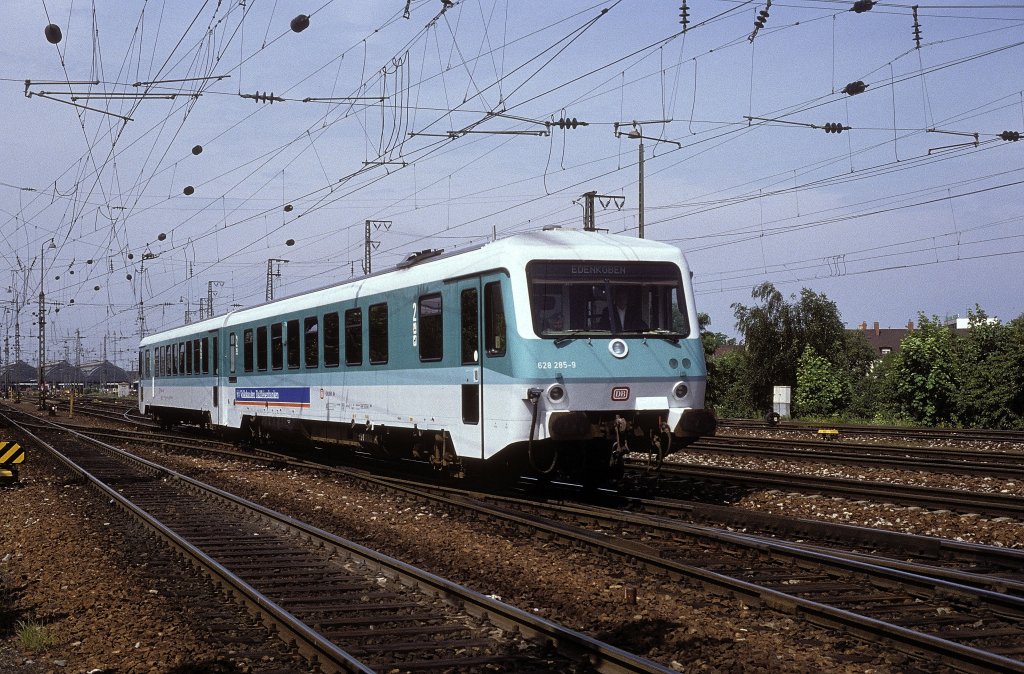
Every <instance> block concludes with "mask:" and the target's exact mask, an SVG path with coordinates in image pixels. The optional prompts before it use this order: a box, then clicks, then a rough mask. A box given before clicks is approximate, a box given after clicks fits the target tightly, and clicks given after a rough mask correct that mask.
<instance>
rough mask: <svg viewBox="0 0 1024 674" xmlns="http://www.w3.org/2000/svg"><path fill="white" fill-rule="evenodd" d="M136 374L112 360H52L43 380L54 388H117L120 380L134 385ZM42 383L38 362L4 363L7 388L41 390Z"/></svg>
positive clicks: (0, 381) (1, 377)
mask: <svg viewBox="0 0 1024 674" xmlns="http://www.w3.org/2000/svg"><path fill="white" fill-rule="evenodd" d="M134 380H135V374H134V373H132V372H128V371H127V370H125V369H123V368H120V367H118V366H117V365H114V364H113V363H111V362H110V361H109V360H101V361H95V362H88V363H82V364H81V365H80V366H79V367H75V366H74V365H72V364H71V363H69V362H68V361H66V360H61V361H58V362H56V363H48V364H47V365H46V369H45V371H44V372H43V381H44V382H46V385H47V387H48V388H50V389H61V388H68V387H78V388H84V389H93V390H95V389H111V390H116V389H115V388H114V387H116V386H117V385H118V384H124V385H126V386H130V385H131V383H132V382H133V381H134ZM38 383H39V378H38V372H37V370H36V366H35V365H29V364H28V363H26V362H25V361H22V360H19V361H18V362H17V363H13V364H11V365H5V366H3V367H0V385H2V386H3V388H4V390H5V391H7V390H13V389H15V388H20V389H21V391H22V392H24V391H26V390H37V387H38Z"/></svg>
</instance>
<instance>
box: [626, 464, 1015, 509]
mask: <svg viewBox="0 0 1024 674" xmlns="http://www.w3.org/2000/svg"><path fill="white" fill-rule="evenodd" d="M635 468H637V469H638V470H644V469H646V466H645V465H644V464H642V463H637V464H635ZM661 473H662V475H663V476H665V477H672V478H683V479H687V480H700V481H713V482H723V483H727V484H738V485H741V486H745V487H754V488H758V489H764V488H771V489H779V490H785V491H787V492H797V491H799V492H809V493H814V494H830V495H833V496H842V497H845V498H854V499H873V500H876V501H878V502H881V503H894V504H899V505H910V506H920V507H924V508H930V509H940V510H942V509H945V510H955V511H957V512H965V513H976V514H981V515H988V516H993V517H1013V518H1016V519H1024V498H1021V497H1020V496H1012V495H1008V494H999V493H988V492H967V491H961V490H957V489H939V488H933V487H921V486H916V485H908V484H902V483H890V482H872V481H867V480H852V479H849V478H831V477H828V478H826V477H817V476H812V475H798V474H795V473H781V472H772V471H755V470H749V469H745V468H723V467H719V466H701V465H695V464H679V463H668V462H666V463H665V464H663V465H662V467H661Z"/></svg>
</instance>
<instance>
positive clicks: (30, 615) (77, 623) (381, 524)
mask: <svg viewBox="0 0 1024 674" xmlns="http://www.w3.org/2000/svg"><path fill="white" fill-rule="evenodd" d="M133 451H136V453H138V454H140V455H143V456H145V457H146V458H150V459H152V460H154V461H158V462H160V463H164V464H167V465H169V466H171V467H172V468H174V469H176V470H179V471H181V472H183V473H186V474H189V475H192V476H194V477H197V478H198V479H201V480H203V481H205V482H209V483H211V484H214V485H216V486H219V487H221V488H224V489H228V490H231V491H233V492H236V493H239V494H241V495H243V496H245V497H247V498H249V499H251V500H254V501H257V502H260V503H262V504H264V505H266V506H268V507H271V508H274V509H276V510H279V511H281V512H285V513H287V514H290V515H292V516H294V517H296V518H299V519H302V520H305V521H308V522H310V523H312V524H314V525H316V526H319V527H321V528H324V529H326V530H329V531H331V532H333V533H335V534H337V535H340V536H343V537H346V538H349V539H351V540H354V541H356V542H358V543H361V544H363V545H367V546H369V547H372V548H375V549H378V550H380V551H382V552H384V553H386V554H390V555H392V556H395V557H398V558H400V559H403V560H404V561H406V562H409V563H411V564H414V565H416V566H420V567H422V568H425V569H427V570H430V571H432V572H433V573H436V574H438V575H441V576H444V577H447V578H450V579H452V580H454V581H456V582H459V583H462V584H465V585H468V586H470V587H472V588H474V589H476V590H478V591H480V592H482V593H485V594H488V595H492V596H496V597H500V598H501V599H502V600H503V601H506V602H508V603H510V604H513V605H515V606H518V607H520V608H522V609H525V610H528V611H533V612H535V613H537V614H539V615H542V616H544V617H546V618H549V619H551V620H554V621H556V622H560V623H562V624H565V625H567V626H569V627H572V628H575V629H578V630H580V631H583V632H586V633H588V634H590V635H592V636H595V637H597V638H600V639H603V640H606V641H608V642H610V643H612V644H613V645H616V646H618V647H620V648H624V649H626V650H630V651H633V652H637V653H640V654H642V655H645V656H647V657H649V658H652V659H654V660H656V661H658V662H660V663H662V664H663V665H665V666H667V667H670V668H673V669H676V670H678V671H701V672H806V671H814V670H818V671H828V672H878V673H882V672H915V671H935V670H934V668H932V667H931V666H929V664H928V663H920V662H917V661H914V660H910V659H907V658H906V657H904V656H902V655H900V654H898V653H894V652H891V650H890V649H887V648H885V647H884V646H882V645H872V644H867V643H864V642H861V641H859V640H857V639H855V638H853V637H851V636H849V635H847V634H845V633H842V632H839V631H833V630H828V629H824V628H819V627H816V626H813V625H811V624H809V623H807V622H805V621H803V620H800V619H797V618H795V617H793V616H789V615H785V614H782V613H779V612H776V611H773V610H771V609H768V608H764V607H758V606H747V605H744V604H743V603H742V602H739V601H737V600H736V599H733V598H731V597H727V596H720V595H716V594H713V593H711V592H709V591H707V590H706V589H704V588H700V587H689V586H686V585H684V584H682V583H679V582H675V581H671V580H669V579H667V578H663V577H660V576H657V575H653V574H648V573H645V572H643V571H640V570H638V569H635V568H633V567H631V566H629V565H628V564H625V563H623V562H621V561H620V560H615V559H609V558H604V557H601V556H598V555H597V554H596V553H594V552H591V551H589V550H586V549H578V548H571V547H569V546H566V545H564V544H561V543H559V542H557V541H553V540H543V539H539V538H530V537H526V536H524V535H523V534H519V533H517V532H514V531H505V530H503V529H502V528H501V527H496V526H495V525H494V524H493V523H486V522H479V521H475V520H474V519H472V518H469V517H462V516H459V515H458V514H457V513H455V512H451V513H449V512H445V511H442V510H440V509H438V508H435V507H433V506H430V505H425V504H422V503H417V502H411V501H404V500H401V499H398V498H396V497H394V496H393V495H390V494H388V493H386V492H383V491H377V490H375V489H373V488H369V487H365V486H362V485H361V484H359V483H356V482H353V481H349V480H347V479H344V478H337V477H331V476H327V475H319V474H314V473H309V472H305V471H289V470H274V469H268V468H265V467H260V466H257V465H253V464H250V463H247V462H230V461H225V460H223V459H216V458H206V457H191V456H183V455H179V454H173V453H166V452H163V451H154V450H147V449H140V448H135V450H133ZM22 473H23V479H22V482H21V484H20V485H19V486H16V487H9V488H0V489H2V491H0V498H2V500H3V503H4V504H5V506H6V507H5V510H6V512H7V513H8V515H9V516H8V517H7V518H6V519H5V520H4V521H3V522H0V671H11V672H15V673H17V674H39V673H42V672H76V673H77V672H83V673H84V672H93V673H94V674H99V672H132V673H134V672H175V674H179V673H180V674H183V673H184V672H198V671H203V672H249V671H253V672H256V671H267V672H269V671H281V672H288V671H304V665H303V663H301V661H298V660H295V659H291V658H290V656H288V655H287V653H283V652H282V650H281V649H280V647H279V644H278V642H277V641H276V639H275V638H274V637H272V636H270V635H269V634H266V635H264V637H263V638H264V640H265V641H264V643H262V644H261V646H262V647H261V648H260V649H257V650H258V652H257V653H256V654H255V656H254V655H253V654H252V653H250V654H249V655H244V654H239V653H233V654H232V653H229V652H227V650H226V646H225V643H224V642H223V641H220V642H218V640H217V638H216V637H217V634H218V633H219V632H222V631H223V629H224V627H223V626H224V625H228V626H229V627H227V629H237V630H246V629H252V628H253V627H254V626H253V625H251V620H250V619H248V618H247V616H246V615H245V614H244V613H243V612H242V611H241V609H239V608H237V607H235V606H234V605H233V604H230V603H229V602H226V601H224V600H223V598H220V597H219V596H217V595H216V593H215V591H214V590H213V588H211V587H209V586H208V584H206V583H204V582H203V581H202V580H200V579H192V581H191V582H192V583H193V584H192V585H188V584H187V583H186V582H185V580H183V579H179V580H177V581H175V584H174V587H176V588H177V591H176V592H170V591H169V590H168V589H167V586H166V585H165V584H164V582H165V580H166V577H167V576H168V574H169V569H170V568H171V567H170V566H168V564H170V563H172V562H173V558H170V557H165V558H163V559H162V561H161V558H160V553H159V551H157V550H155V549H154V548H153V546H152V545H151V544H150V543H149V542H147V541H146V540H145V537H143V536H141V535H140V534H138V533H137V532H135V531H134V530H132V529H131V528H130V527H127V526H126V525H125V524H124V523H123V522H121V521H119V520H118V519H117V517H116V516H115V515H114V514H113V511H112V510H111V509H110V508H109V506H107V505H106V504H105V503H104V502H103V501H101V500H99V499H98V498H97V497H96V496H95V494H94V493H93V492H91V491H88V490H86V489H85V488H84V487H82V486H81V485H78V484H74V483H68V482H67V481H66V480H65V479H64V477H63V476H62V474H61V473H59V472H56V471H55V470H54V469H52V468H51V467H50V466H49V465H48V464H47V463H46V462H44V461H36V460H30V462H29V463H28V464H27V465H26V467H25V469H24V470H23V471H22ZM735 505H737V506H739V507H746V508H752V509H760V510H773V511H776V512H782V511H785V512H786V513H787V514H790V515H800V516H807V517H821V518H824V519H830V520H831V521H843V522H849V523H857V524H864V525H866V526H879V527H885V528H893V529H898V530H901V531H911V532H913V533H920V534H926V535H942V536H946V537H949V538H958V539H960V540H978V541H979V542H984V543H990V544H1002V545H1014V544H1019V542H1020V541H1022V540H1024V536H1022V535H1021V534H1022V533H1024V530H1022V525H1021V523H1019V522H983V521H981V520H979V518H969V517H961V516H957V515H953V514H950V513H944V514H943V513H926V512H922V511H917V510H916V509H908V508H897V507H895V506H891V505H881V504H873V503H851V502H849V501H845V500H843V499H828V498H822V497H806V496H800V495H796V494H784V493H781V492H758V493H753V494H749V495H748V496H747V497H746V498H745V499H744V501H743V502H741V503H737V504H735ZM168 560H170V561H168ZM188 587H191V588H192V590H188V589H187V588H188ZM154 590H155V592H154ZM211 597H212V598H213V599H211ZM211 604H212V605H213V606H214V608H211ZM211 611H212V612H215V613H217V614H218V616H219V617H218V618H217V620H221V621H223V624H222V625H221V626H220V627H219V628H218V629H208V627H209V626H208V625H206V624H205V623H206V622H207V621H208V620H210V617H209V616H210V615H212V614H211ZM200 615H202V616H203V618H201V619H199V618H198V616H200ZM18 621H22V622H25V621H34V622H36V623H38V624H41V625H43V626H45V627H46V628H47V630H48V632H49V633H50V634H51V635H52V638H53V641H54V643H53V644H52V645H51V646H49V647H48V648H46V649H45V650H42V651H38V652H33V651H30V650H28V649H27V648H26V645H25V643H24V641H23V640H22V639H21V638H19V635H18V632H19V630H18V627H17V623H18ZM250 634H251V633H250Z"/></svg>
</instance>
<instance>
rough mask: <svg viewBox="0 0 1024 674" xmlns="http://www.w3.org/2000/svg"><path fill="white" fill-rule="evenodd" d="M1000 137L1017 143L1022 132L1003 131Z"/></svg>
mask: <svg viewBox="0 0 1024 674" xmlns="http://www.w3.org/2000/svg"><path fill="white" fill-rule="evenodd" d="M999 137H1000V138H1002V139H1003V140H1008V141H1011V142H1013V143H1016V142H1017V141H1018V140H1020V131H1003V132H1002V133H1001V134H999Z"/></svg>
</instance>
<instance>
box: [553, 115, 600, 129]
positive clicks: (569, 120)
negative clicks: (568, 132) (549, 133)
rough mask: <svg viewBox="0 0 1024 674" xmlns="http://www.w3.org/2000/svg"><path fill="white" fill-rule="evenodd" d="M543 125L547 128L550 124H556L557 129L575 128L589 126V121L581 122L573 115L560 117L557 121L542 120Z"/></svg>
mask: <svg viewBox="0 0 1024 674" xmlns="http://www.w3.org/2000/svg"><path fill="white" fill-rule="evenodd" d="M544 126H546V127H548V128H549V129H550V128H551V127H552V126H557V127H558V128H559V129H575V128H576V127H578V126H589V122H581V121H580V120H578V119H576V118H575V117H562V118H561V119H559V120H558V121H557V122H544Z"/></svg>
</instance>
